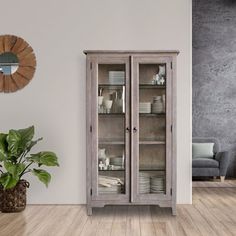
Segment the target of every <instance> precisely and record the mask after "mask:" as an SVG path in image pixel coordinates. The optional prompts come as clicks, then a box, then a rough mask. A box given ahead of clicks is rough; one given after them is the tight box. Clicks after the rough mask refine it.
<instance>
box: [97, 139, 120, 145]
mask: <svg viewBox="0 0 236 236" xmlns="http://www.w3.org/2000/svg"><path fill="white" fill-rule="evenodd" d="M124 144H125V142H124V141H122V140H99V141H98V145H124Z"/></svg>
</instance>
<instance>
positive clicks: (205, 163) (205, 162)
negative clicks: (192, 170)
mask: <svg viewBox="0 0 236 236" xmlns="http://www.w3.org/2000/svg"><path fill="white" fill-rule="evenodd" d="M192 166H193V167H198V168H219V162H218V161H216V160H215V159H210V158H194V159H193V162H192Z"/></svg>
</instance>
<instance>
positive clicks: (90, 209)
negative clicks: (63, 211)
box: [87, 206, 93, 216]
mask: <svg viewBox="0 0 236 236" xmlns="http://www.w3.org/2000/svg"><path fill="white" fill-rule="evenodd" d="M87 214H88V216H91V215H92V214H93V208H92V207H91V206H87Z"/></svg>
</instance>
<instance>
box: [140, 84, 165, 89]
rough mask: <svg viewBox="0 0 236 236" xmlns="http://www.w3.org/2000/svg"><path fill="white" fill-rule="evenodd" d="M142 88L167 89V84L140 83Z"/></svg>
mask: <svg viewBox="0 0 236 236" xmlns="http://www.w3.org/2000/svg"><path fill="white" fill-rule="evenodd" d="M139 88H140V89H165V88H166V86H165V85H155V84H139Z"/></svg>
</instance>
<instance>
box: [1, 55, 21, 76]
mask: <svg viewBox="0 0 236 236" xmlns="http://www.w3.org/2000/svg"><path fill="white" fill-rule="evenodd" d="M18 67H19V59H18V57H17V56H16V55H15V54H14V53H12V52H4V53H2V54H1V55H0V72H1V73H3V74H4V75H11V74H13V73H15V72H16V71H17V69H18Z"/></svg>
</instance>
